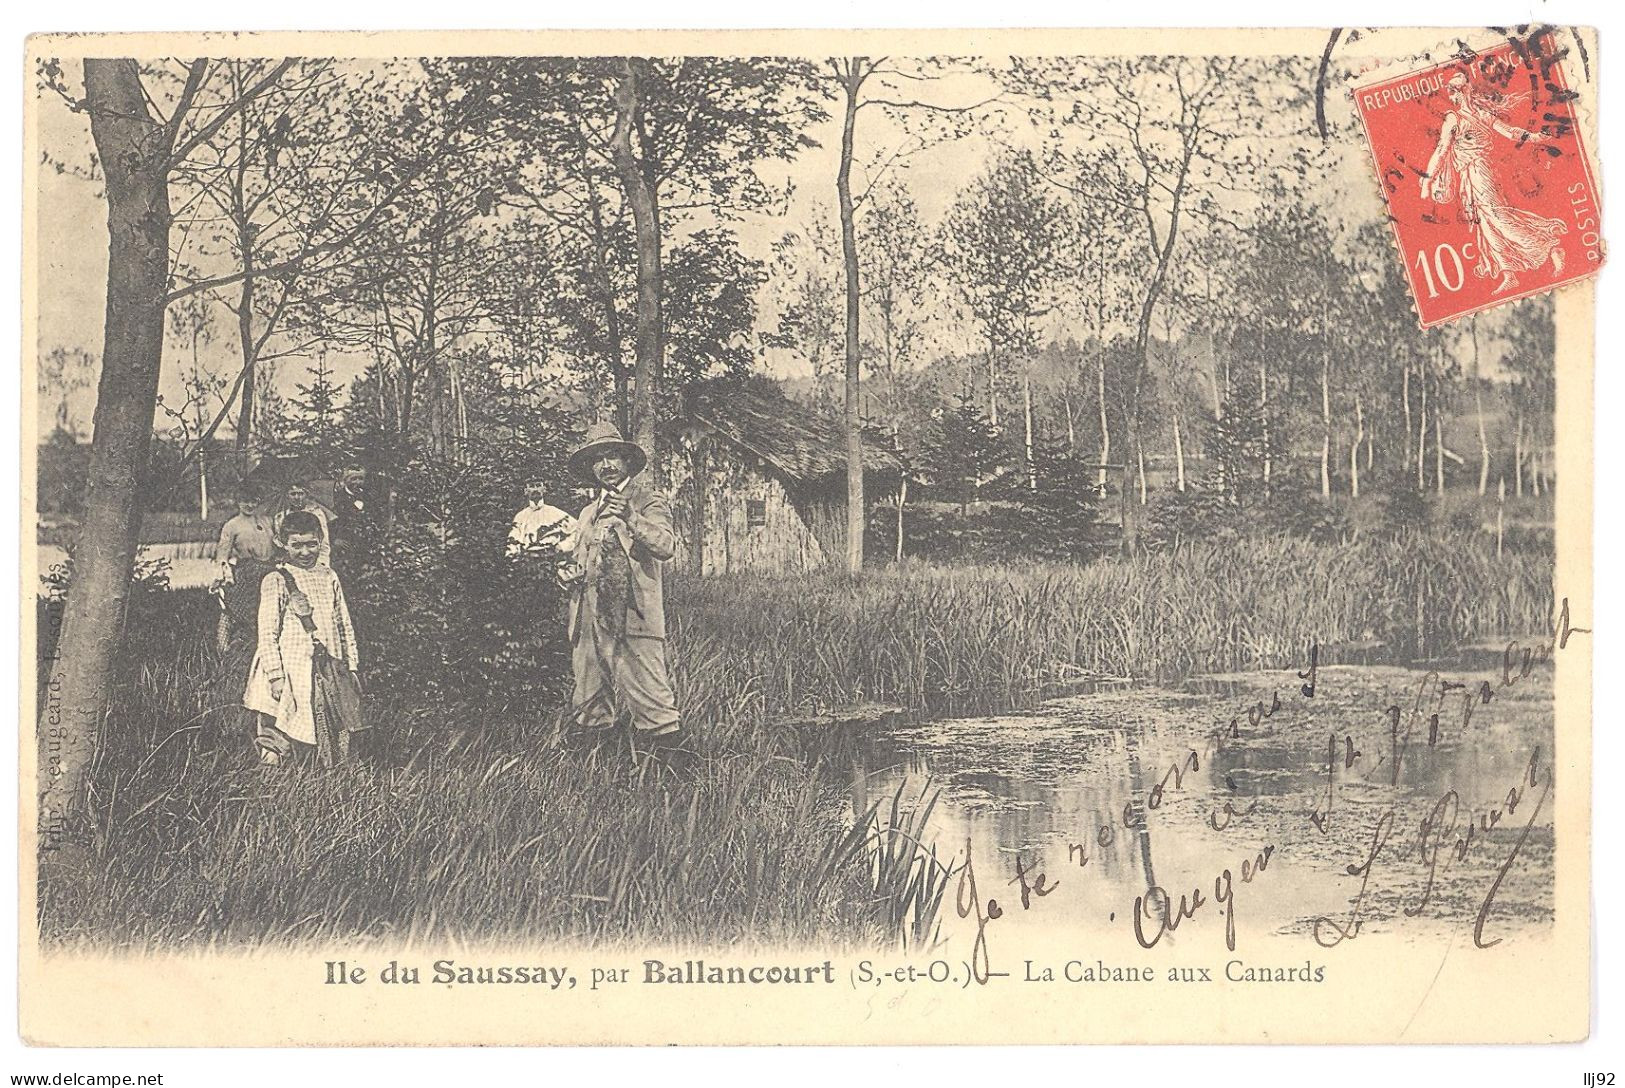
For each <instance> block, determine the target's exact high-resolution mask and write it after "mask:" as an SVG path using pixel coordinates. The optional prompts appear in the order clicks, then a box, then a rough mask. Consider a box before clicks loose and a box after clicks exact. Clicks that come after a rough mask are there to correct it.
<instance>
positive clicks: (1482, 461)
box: [1473, 381, 1490, 498]
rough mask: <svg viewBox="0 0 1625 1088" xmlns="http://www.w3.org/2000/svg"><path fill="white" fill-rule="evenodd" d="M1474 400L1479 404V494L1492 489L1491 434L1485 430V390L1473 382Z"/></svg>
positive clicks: (1485, 493)
mask: <svg viewBox="0 0 1625 1088" xmlns="http://www.w3.org/2000/svg"><path fill="white" fill-rule="evenodd" d="M1473 400H1475V401H1476V402H1477V404H1478V496H1479V498H1483V497H1484V496H1485V495H1487V494H1489V490H1490V436H1489V435H1488V433H1486V432H1485V430H1484V391H1483V389H1481V388H1479V385H1478V383H1477V382H1476V381H1475V382H1474V383H1473Z"/></svg>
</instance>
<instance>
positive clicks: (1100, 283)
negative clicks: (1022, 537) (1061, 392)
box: [1095, 220, 1112, 495]
mask: <svg viewBox="0 0 1625 1088" xmlns="http://www.w3.org/2000/svg"><path fill="white" fill-rule="evenodd" d="M1100 234H1101V242H1100V251H1099V253H1100V255H1099V258H1098V259H1097V260H1096V262H1095V391H1096V394H1097V396H1098V398H1099V402H1100V475H1099V476H1098V477H1097V478H1096V480H1095V482H1096V484H1097V486H1099V488H1100V493H1101V494H1102V495H1104V494H1105V493H1106V473H1107V471H1108V470H1107V468H1106V466H1107V465H1108V464H1110V463H1111V459H1112V428H1111V424H1110V423H1109V422H1108V420H1107V416H1106V241H1105V238H1106V230H1105V226H1104V220H1102V226H1101V232H1100Z"/></svg>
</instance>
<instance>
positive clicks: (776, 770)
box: [41, 536, 1552, 948]
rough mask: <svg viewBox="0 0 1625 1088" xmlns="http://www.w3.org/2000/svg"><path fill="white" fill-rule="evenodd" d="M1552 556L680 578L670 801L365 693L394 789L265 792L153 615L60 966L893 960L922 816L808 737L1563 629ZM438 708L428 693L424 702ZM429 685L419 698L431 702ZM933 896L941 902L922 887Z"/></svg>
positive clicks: (1344, 548)
mask: <svg viewBox="0 0 1625 1088" xmlns="http://www.w3.org/2000/svg"><path fill="white" fill-rule="evenodd" d="M1551 572H1552V561H1551V557H1550V555H1549V554H1548V553H1541V552H1539V551H1530V552H1520V553H1510V552H1509V553H1508V554H1507V555H1506V556H1505V557H1502V558H1499V559H1498V558H1496V557H1495V556H1494V554H1493V551H1486V550H1485V549H1483V548H1481V547H1478V546H1475V545H1474V544H1473V543H1472V542H1471V540H1470V539H1467V538H1462V539H1455V538H1452V537H1448V536H1444V537H1417V538H1415V539H1411V540H1405V541H1402V542H1400V543H1399V544H1398V545H1394V544H1389V543H1381V544H1378V543H1370V544H1364V543H1354V544H1341V545H1316V544H1305V543H1299V542H1292V541H1285V540H1283V541H1260V540H1256V539H1254V540H1239V541H1233V542H1230V543H1225V544H1211V545H1208V544H1204V545H1197V546H1187V547H1182V548H1179V549H1177V550H1174V551H1170V552H1168V553H1164V554H1158V555H1153V556H1145V557H1141V558H1137V559H1132V560H1123V559H1109V560H1104V561H1101V562H1097V563H1093V564H1090V565H1087V566H1082V567H1072V566H1028V567H932V566H923V565H917V566H904V567H902V568H898V569H892V570H885V571H877V572H873V573H870V574H865V575H864V576H862V577H859V578H851V577H847V576H844V575H834V574H830V575H821V576H810V577H796V578H737V577H729V578H714V579H706V580H699V581H694V580H683V579H680V578H674V579H673V582H672V585H671V589H670V596H669V599H668V606H667V607H668V617H669V620H670V624H671V628H672V631H673V640H672V646H671V651H670V658H671V661H672V667H673V677H674V680H675V682H676V685H677V688H678V695H679V701H680V704H681V705H682V707H683V710H684V715H685V719H686V721H687V723H688V725H689V727H690V728H691V730H692V731H693V732H694V734H695V735H696V737H697V742H698V744H699V747H700V748H701V751H702V754H703V756H704V758H703V760H702V761H701V764H700V770H699V772H698V778H697V780H695V781H693V782H692V783H688V784H681V785H673V784H672V783H670V782H665V783H663V782H661V781H656V780H654V779H652V778H651V776H650V774H649V772H648V770H647V769H640V768H638V767H635V766H634V765H633V764H632V762H631V760H630V759H629V758H628V755H627V753H624V752H612V753H608V754H601V755H596V754H595V755H590V756H583V755H580V754H575V753H571V752H568V751H564V750H561V749H559V748H557V747H555V746H553V745H552V744H551V743H550V737H551V735H552V732H553V723H552V721H551V720H550V714H551V711H550V706H549V697H548V695H547V694H546V692H545V691H538V690H537V689H536V688H535V687H534V686H532V687H529V688H526V689H525V690H524V691H522V692H520V691H517V690H516V691H513V692H509V691H504V690H501V683H502V680H501V677H503V676H506V675H507V674H506V673H500V672H497V673H492V674H491V678H489V679H482V680H481V681H480V684H478V685H472V686H471V689H470V690H472V688H481V687H483V689H484V690H483V691H482V693H481V699H480V701H479V702H470V701H468V698H467V697H466V696H459V697H458V698H456V699H452V698H449V697H447V696H445V695H444V694H437V692H441V691H443V689H441V688H437V686H436V682H435V681H433V680H426V679H423V678H422V677H421V676H417V677H414V675H413V673H412V671H411V670H408V669H397V670H395V671H394V672H390V673H385V674H383V675H387V676H389V677H392V679H391V682H392V683H394V684H396V685H397V687H396V689H395V690H393V691H386V690H374V691H372V692H370V693H369V699H370V706H369V712H370V714H371V715H372V716H373V718H374V720H375V721H376V722H377V723H378V726H379V728H380V730H381V732H382V733H383V734H384V735H385V736H386V737H387V744H386V745H385V750H384V758H383V759H382V761H381V768H380V769H378V770H369V771H359V770H349V769H346V770H343V771H341V772H331V773H328V772H321V771H318V770H314V769H308V770H299V769H290V770H288V771H286V772H283V773H273V774H266V773H264V772H262V771H261V770H260V769H259V768H258V767H256V766H254V765H253V763H252V762H251V753H250V749H249V741H248V738H247V737H246V735H244V734H243V733H242V726H241V723H240V719H239V717H238V716H237V715H236V713H235V712H234V711H233V710H232V709H231V707H232V704H233V703H234V702H235V700H236V698H237V697H238V695H239V694H240V693H239V692H236V691H233V690H231V684H230V683H229V680H228V678H225V677H223V676H221V675H220V674H219V672H218V665H217V664H216V661H215V655H214V653H213V651H212V649H211V647H210V640H211V638H212V635H213V612H212V609H213V606H212V604H211V603H210V601H209V599H208V598H207V597H205V596H203V595H201V594H146V595H143V596H142V597H141V599H140V601H141V603H140V606H139V607H138V608H135V609H133V610H132V615H131V620H130V623H131V629H130V637H129V638H128V639H127V640H126V645H127V653H126V656H125V659H124V661H123V663H122V666H121V674H120V675H121V681H120V685H121V686H120V691H119V693H118V696H117V698H116V699H115V706H114V710H113V713H112V716H111V718H110V720H109V723H108V733H107V737H108V740H107V744H106V748H105V751H104V753H103V757H102V761H101V765H100V766H99V767H98V769H97V773H96V776H95V780H96V782H97V785H98V788H97V791H96V793H95V795H94V797H93V798H92V805H91V809H92V816H93V820H94V825H95V829H96V836H95V842H94V851H93V855H92V859H91V862H90V864H88V865H86V866H84V867H83V868H78V869H67V870H64V869H57V870H56V871H54V872H53V873H52V875H51V877H50V879H49V880H47V881H46V882H45V883H44V886H43V888H42V903H41V923H42V928H43V932H44V934H45V937H46V939H47V940H48V941H50V942H52V943H57V944H81V943H84V944H93V945H98V946H107V945H116V946H131V947H165V948H173V947H177V946H186V945H192V944H198V943H204V942H210V941H215V942H220V943H223V944H228V945H243V944H266V943H271V944H277V943H292V942H305V941H313V940H324V939H334V940H340V939H343V940H351V939H356V938H369V937H371V938H378V939H384V940H389V941H391V942H398V941H402V940H417V941H425V942H446V941H454V940H479V939H498V940H500V939H530V940H545V939H566V940H592V941H613V940H617V939H635V940H645V941H648V940H672V941H683V940H716V941H733V940H739V939H749V938H752V937H755V938H760V939H763V940H770V941H782V940H814V941H817V942H819V943H823V944H839V943H842V942H846V941H862V940H870V939H885V940H891V939H896V938H897V936H898V935H899V932H900V931H901V930H903V929H904V928H908V929H911V930H914V932H913V933H912V934H911V935H912V937H913V938H915V939H918V938H919V937H921V936H922V935H923V934H922V933H921V932H920V931H919V928H918V927H917V926H915V925H914V923H915V922H916V921H917V912H916V911H914V910H913V909H912V908H911V906H910V904H911V903H918V902H921V901H924V902H926V903H935V904H937V905H939V906H940V897H941V895H942V886H941V881H940V875H941V870H940V867H939V866H935V865H932V864H929V863H927V862H925V861H923V860H922V859H921V858H920V856H919V855H917V854H916V852H915V850H914V848H913V846H912V841H913V840H912V838H910V837H908V835H907V834H903V835H894V834H891V833H890V832H887V831H884V830H882V828H884V827H886V826H888V825H890V824H892V823H893V822H894V821H895V822H897V823H900V824H902V825H903V827H902V828H901V830H903V831H905V832H910V831H912V830H913V828H912V826H911V825H910V821H909V819H908V818H907V815H906V813H898V814H896V815H892V814H890V813H887V812H883V813H881V814H880V817H879V819H877V820H876V821H875V822H874V823H873V824H872V825H869V824H860V825H859V826H858V827H857V828H856V829H855V830H854V829H853V828H852V827H851V821H850V819H849V815H848V811H847V807H846V805H847V801H846V797H845V795H844V794H843V792H842V784H841V783H840V782H839V781H838V780H837V779H836V777H835V776H826V775H823V774H821V773H820V772H819V771H818V769H817V767H818V764H819V763H820V762H822V761H823V760H824V759H825V758H831V759H834V758H836V757H835V756H834V755H833V750H824V749H821V748H820V745H821V744H829V743H834V739H833V738H824V739H820V738H818V737H815V736H808V735H803V734H801V733H798V732H797V731H796V730H795V729H794V728H793V727H791V726H789V725H787V724H786V718H787V715H786V714H784V713H782V712H783V711H784V710H785V709H787V708H791V707H801V706H805V705H807V704H808V703H811V702H822V703H837V702H849V701H862V700H893V701H900V702H907V703H911V704H915V705H919V704H923V703H924V702H926V701H927V699H928V698H931V697H936V696H939V695H941V694H943V693H955V692H957V693H965V694H968V695H970V696H972V697H976V698H980V699H994V700H997V699H1010V700H1018V699H1020V698H1021V697H1023V696H1025V695H1028V694H1030V693H1031V692H1032V690H1033V689H1034V688H1036V687H1038V686H1039V685H1042V684H1044V683H1046V682H1050V681H1055V680H1062V679H1066V678H1069V677H1073V676H1079V675H1102V676H1131V677H1141V678H1150V677H1162V676H1169V675H1174V674H1179V673H1189V672H1196V671H1206V670H1214V669H1235V668H1277V667H1284V666H1287V665H1290V664H1296V663H1301V662H1302V661H1303V660H1304V658H1305V656H1306V654H1307V651H1308V647H1309V644H1310V642H1311V641H1312V640H1318V641H1319V643H1320V644H1321V646H1322V647H1323V648H1324V653H1323V658H1322V659H1323V660H1325V661H1332V660H1336V659H1337V658H1338V656H1339V654H1340V653H1343V652H1346V651H1347V650H1348V649H1349V647H1351V646H1352V645H1356V644H1357V645H1359V646H1360V647H1361V648H1362V649H1361V652H1362V653H1371V654H1374V655H1375V656H1382V657H1388V658H1391V659H1401V660H1402V659H1407V658H1415V657H1417V656H1426V655H1428V654H1438V653H1443V652H1447V651H1449V650H1450V649H1452V648H1453V647H1456V646H1458V645H1460V644H1462V643H1465V642H1472V641H1482V640H1490V639H1495V638H1501V637H1513V636H1528V635H1531V634H1538V633H1539V632H1542V631H1544V630H1546V629H1547V625H1548V623H1549V616H1550V609H1551V589H1550V584H1551ZM414 683H415V684H417V687H416V688H412V687H410V686H409V685H411V684H414ZM419 689H421V690H419ZM926 874H935V878H936V879H934V880H924V879H922V876H924V875H926Z"/></svg>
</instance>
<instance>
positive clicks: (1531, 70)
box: [1354, 32, 1603, 328]
mask: <svg viewBox="0 0 1625 1088" xmlns="http://www.w3.org/2000/svg"><path fill="white" fill-rule="evenodd" d="M1569 60H1570V58H1569V57H1568V54H1567V50H1565V49H1563V48H1560V47H1558V45H1557V43H1556V39H1555V38H1554V37H1552V36H1551V35H1549V34H1546V33H1544V32H1537V33H1535V34H1533V35H1530V36H1528V37H1518V38H1513V39H1511V40H1509V41H1506V42H1504V43H1503V44H1501V45H1499V46H1498V47H1496V48H1494V49H1488V50H1485V51H1484V52H1479V53H1474V52H1470V51H1463V52H1461V53H1458V54H1456V55H1454V56H1452V57H1450V59H1448V60H1446V61H1442V62H1440V63H1437V64H1433V65H1430V66H1428V67H1425V68H1419V69H1417V70H1415V71H1412V72H1409V73H1407V74H1405V75H1402V76H1396V77H1392V78H1387V79H1384V80H1382V81H1381V82H1376V83H1370V84H1367V85H1365V86H1360V87H1356V88H1355V90H1354V101H1355V109H1356V111H1357V112H1358V114H1359V116H1360V119H1361V121H1362V122H1363V123H1364V125H1365V133H1366V138H1367V140H1368V141H1369V142H1370V145H1371V154H1372V156H1373V157H1374V158H1375V160H1376V167H1377V176H1378V178H1379V180H1380V182H1381V185H1382V194H1383V199H1384V200H1386V201H1387V204H1388V217H1389V220H1390V222H1392V223H1393V227H1394V234H1395V236H1396V238H1397V239H1398V241H1399V252H1400V254H1401V256H1402V257H1403V260H1404V264H1405V275H1406V277H1407V278H1408V279H1409V281H1410V287H1411V297H1412V298H1413V299H1414V300H1415V302H1416V312H1417V314H1418V315H1419V316H1420V318H1421V320H1422V326H1423V327H1424V328H1429V327H1432V326H1434V325H1439V324H1442V323H1444V322H1447V321H1453V320H1455V319H1456V318H1458V317H1462V316H1463V315H1466V314H1470V313H1474V312H1476V311H1479V310H1483V309H1487V308H1489V307H1491V306H1497V305H1500V304H1501V303H1503V302H1508V301H1511V300H1512V299H1518V298H1525V297H1527V296H1529V295H1534V294H1539V293H1541V292H1543V291H1550V290H1552V289H1553V288H1556V287H1561V286H1562V285H1563V284H1566V283H1572V282H1574V281H1575V280H1579V279H1584V278H1585V277H1587V276H1590V275H1592V274H1594V273H1595V272H1596V271H1597V269H1598V268H1599V267H1601V265H1602V259H1603V245H1602V239H1601V235H1600V233H1599V232H1600V230H1601V223H1602V213H1601V209H1600V207H1599V206H1598V194H1597V187H1596V183H1595V180H1594V177H1595V175H1594V171H1593V170H1592V166H1591V161H1590V158H1589V156H1588V155H1587V153H1586V149H1585V145H1584V143H1583V142H1582V140H1581V134H1580V126H1579V124H1578V121H1577V119H1576V116H1575V108H1574V107H1575V98H1576V96H1575V92H1574V91H1573V90H1572V89H1571V85H1570V83H1569V81H1568V79H1567V78H1566V73H1565V71H1564V66H1565V64H1567V63H1569Z"/></svg>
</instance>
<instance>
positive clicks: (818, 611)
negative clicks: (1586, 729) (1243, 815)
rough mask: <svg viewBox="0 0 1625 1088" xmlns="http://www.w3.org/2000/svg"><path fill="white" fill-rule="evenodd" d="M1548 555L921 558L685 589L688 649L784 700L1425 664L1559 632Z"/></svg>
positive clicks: (1289, 547) (1306, 552) (1253, 541)
mask: <svg viewBox="0 0 1625 1088" xmlns="http://www.w3.org/2000/svg"><path fill="white" fill-rule="evenodd" d="M1552 569H1553V568H1552V557H1551V554H1550V553H1549V552H1544V551H1539V550H1532V551H1523V552H1508V553H1507V554H1506V555H1504V556H1502V557H1499V558H1498V557H1496V555H1495V553H1494V550H1493V548H1487V547H1485V546H1484V545H1483V543H1482V542H1481V541H1479V540H1477V539H1475V538H1474V536H1473V535H1472V534H1462V535H1460V536H1456V535H1420V534H1418V535H1415V536H1410V537H1403V538H1401V539H1400V540H1398V541H1397V542H1389V541H1362V542H1353V543H1341V544H1317V543H1308V542H1304V541H1298V540H1291V539H1275V540H1268V539H1259V538H1243V539H1239V540H1231V541H1228V542H1224V543H1215V544H1194V545H1184V546H1181V547H1179V548H1177V549H1173V550H1170V551H1167V552H1162V553H1158V554H1155V555H1144V556H1140V557H1137V558H1132V559H1124V558H1111V559H1106V560H1102V561H1099V562H1095V563H1092V564H1088V565H1085V566H1069V565H1047V566H1046V565H1027V566H1009V567H1000V566H974V567H972V566H963V567H944V566H932V565H923V564H921V565H907V564H905V565H904V566H902V567H900V568H892V569H887V570H883V571H875V572H869V573H865V574H864V575H862V576H859V577H849V576H840V575H831V576H827V577H824V578H819V579H784V578H772V577H761V578H730V579H706V580H702V581H688V582H683V583H681V584H679V585H678V586H676V587H674V592H673V595H672V604H671V605H669V606H668V607H669V611H670V612H671V613H672V615H673V616H674V617H675V618H676V619H675V624H674V626H675V630H676V635H675V639H676V642H677V645H678V647H680V649H679V650H678V651H677V655H678V657H679V659H681V660H700V661H717V662H726V663H727V669H726V671H727V672H728V673H730V674H733V679H732V684H733V685H734V686H735V687H736V688H740V689H745V690H751V691H753V692H754V694H755V695H756V696H757V697H758V698H759V699H760V700H761V702H762V703H763V705H764V706H765V707H767V708H768V709H770V710H772V709H779V708H785V707H795V706H800V705H805V704H806V703H807V702H809V701H836V702H847V701H861V700H873V699H881V700H895V701H899V702H904V703H909V704H913V705H918V704H921V703H923V702H925V701H926V700H927V699H929V698H932V697H935V696H938V695H941V694H943V693H966V694H971V695H976V696H980V697H990V698H996V699H997V698H1013V697H1018V696H1020V695H1022V694H1025V693H1027V692H1030V691H1032V690H1033V689H1035V688H1037V687H1039V686H1041V685H1043V684H1046V683H1050V682H1055V681H1060V680H1065V679H1068V678H1071V677H1076V676H1080V675H1085V676H1087V675H1094V676H1106V677H1133V678H1141V679H1143V678H1167V677H1174V676H1182V675H1188V674H1191V673H1195V672H1206V671H1213V670H1231V669H1267V668H1283V667H1286V666H1288V665H1293V664H1300V663H1302V662H1304V661H1305V660H1307V656H1308V652H1309V647H1310V644H1311V643H1312V642H1316V641H1318V643H1319V644H1320V646H1321V648H1322V660H1325V661H1335V660H1338V659H1339V658H1347V657H1349V656H1351V655H1353V654H1356V653H1358V654H1360V655H1363V656H1372V657H1376V658H1379V659H1384V660H1394V661H1412V660H1418V659H1424V658H1427V657H1429V656H1433V655H1438V654H1443V653H1448V652H1450V651H1451V650H1453V649H1455V648H1457V647H1459V646H1461V645H1464V644H1467V643H1471V642H1478V641H1485V640H1493V639H1498V638H1502V637H1516V636H1528V635H1531V634H1537V633H1539V632H1543V631H1546V630H1548V629H1549V624H1550V619H1551V608H1552V589H1551V583H1552Z"/></svg>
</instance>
